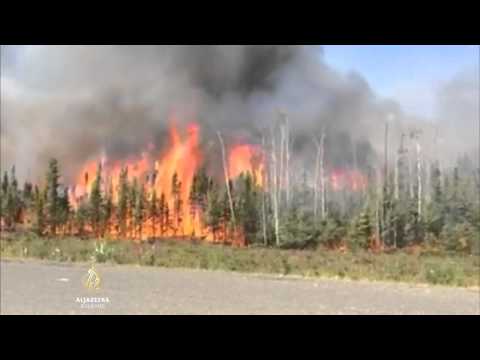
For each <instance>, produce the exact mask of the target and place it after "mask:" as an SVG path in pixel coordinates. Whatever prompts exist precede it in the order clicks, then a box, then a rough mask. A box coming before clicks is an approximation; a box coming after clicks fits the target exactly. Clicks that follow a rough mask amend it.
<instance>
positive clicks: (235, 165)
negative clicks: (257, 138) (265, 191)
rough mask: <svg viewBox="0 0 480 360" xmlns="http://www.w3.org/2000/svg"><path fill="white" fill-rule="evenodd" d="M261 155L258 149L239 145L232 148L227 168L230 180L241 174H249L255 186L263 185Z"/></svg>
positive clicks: (248, 145) (253, 146) (252, 146)
mask: <svg viewBox="0 0 480 360" xmlns="http://www.w3.org/2000/svg"><path fill="white" fill-rule="evenodd" d="M263 164H264V163H263V155H262V151H261V149H260V148H259V147H257V146H255V145H250V144H241V145H236V146H234V147H232V149H231V150H230V153H229V159H228V165H229V166H228V167H229V169H228V170H229V176H230V178H232V179H233V178H236V177H237V176H239V175H240V174H241V173H250V175H252V177H253V178H254V180H255V182H256V184H257V185H259V186H262V185H263V166H264V165H263Z"/></svg>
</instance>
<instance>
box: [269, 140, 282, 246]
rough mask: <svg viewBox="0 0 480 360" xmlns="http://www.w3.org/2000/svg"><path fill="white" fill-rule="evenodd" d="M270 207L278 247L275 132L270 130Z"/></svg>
mask: <svg viewBox="0 0 480 360" xmlns="http://www.w3.org/2000/svg"><path fill="white" fill-rule="evenodd" d="M271 157H272V170H273V171H272V205H273V218H274V228H275V242H276V245H277V246H279V245H280V234H279V220H278V183H277V181H278V177H277V155H276V145H275V131H274V130H272V153H271Z"/></svg>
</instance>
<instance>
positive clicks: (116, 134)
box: [0, 45, 478, 181]
mask: <svg viewBox="0 0 480 360" xmlns="http://www.w3.org/2000/svg"><path fill="white" fill-rule="evenodd" d="M446 91H447V93H445V95H444V96H445V97H446V98H448V99H450V95H449V94H448V90H446ZM452 91H453V93H455V90H452ZM477 94H478V92H477ZM279 109H281V110H283V111H286V112H287V113H288V115H289V119H290V122H291V127H292V135H293V136H294V139H295V142H294V144H293V148H294V151H295V153H296V154H297V155H298V157H297V158H298V159H299V160H298V163H299V164H300V167H301V166H308V164H311V163H312V162H311V156H312V154H313V151H312V145H313V141H312V136H313V135H318V134H319V131H320V129H321V128H322V127H323V126H325V127H326V129H327V132H328V137H327V148H328V154H327V157H328V160H329V162H330V163H332V164H335V165H342V166H343V165H351V164H352V162H353V158H354V157H355V159H356V161H357V163H358V165H359V166H364V165H366V164H370V163H372V162H373V163H374V162H375V161H376V160H377V159H378V158H380V159H381V156H378V154H381V152H382V146H383V145H382V144H383V131H384V130H383V129H384V128H383V127H384V123H385V121H386V119H387V118H388V116H389V115H391V116H393V117H392V118H393V119H394V120H393V122H392V124H391V128H392V134H394V135H392V137H393V138H394V139H395V141H397V139H399V137H400V135H399V134H400V133H401V132H402V131H403V130H404V127H405V124H408V123H415V122H416V120H415V119H412V118H409V117H407V116H406V115H405V114H404V113H403V112H402V110H401V109H400V107H399V105H398V104H396V103H395V102H393V101H387V100H381V99H379V98H378V97H377V96H376V95H375V93H374V92H373V91H372V89H370V87H369V85H368V84H367V82H366V81H365V80H364V79H363V78H362V77H361V76H360V75H358V74H349V75H346V76H345V75H342V74H340V73H338V72H337V71H335V70H334V69H332V68H331V67H329V66H328V65H327V64H326V63H325V62H324V61H323V59H322V58H321V55H319V51H318V49H317V48H315V47H307V46H278V45H276V46H251V45H245V46H29V47H26V48H21V49H20V50H19V49H17V50H15V49H12V48H10V47H2V104H1V116H2V127H1V132H0V140H1V147H2V148H1V149H2V154H1V160H2V168H7V167H8V166H10V165H12V164H16V165H17V173H18V174H19V176H24V177H26V176H29V177H30V178H32V179H34V180H35V179H38V178H39V177H40V176H43V174H42V172H43V171H44V169H45V166H46V163H47V159H48V158H50V157H52V156H54V157H56V158H58V159H59V160H60V162H61V165H62V171H63V173H64V174H65V176H66V178H67V181H68V180H69V179H71V178H72V176H74V175H75V174H76V173H77V172H78V171H79V168H80V166H82V165H83V164H84V162H85V161H87V160H90V159H98V157H99V156H101V155H102V154H105V155H106V156H107V157H108V158H110V159H125V158H127V157H128V156H132V154H133V155H135V154H139V153H140V152H141V151H143V150H145V149H146V148H147V146H148V145H149V144H151V146H152V147H153V149H152V151H160V150H161V149H163V147H164V146H165V141H166V140H167V128H168V122H169V120H170V119H171V116H172V114H175V119H177V121H178V122H180V123H183V122H185V123H186V122H189V121H196V122H198V123H199V124H200V125H201V131H202V135H201V137H202V141H203V142H204V146H205V147H207V148H210V147H212V146H214V145H213V143H214V142H215V137H214V136H212V135H213V133H214V131H216V130H221V131H222V132H223V133H224V134H225V135H226V137H227V139H228V141H229V142H234V141H241V140H242V139H243V140H245V141H249V142H253V143H259V142H260V134H261V133H262V131H265V129H267V128H268V127H269V126H271V124H272V123H273V121H275V119H276V118H277V117H278V110H279ZM455 114H456V113H455V110H452V116H453V117H454V116H455ZM477 114H478V102H477ZM474 140H475V139H473V140H472V141H474ZM477 140H478V139H477ZM397 143H398V142H397ZM394 146H396V143H395V142H394V144H392V148H394ZM217 150H218V149H216V150H215V151H214V152H215V153H218V151H217ZM302 161H303V163H302Z"/></svg>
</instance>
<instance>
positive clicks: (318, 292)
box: [0, 259, 480, 315]
mask: <svg viewBox="0 0 480 360" xmlns="http://www.w3.org/2000/svg"><path fill="white" fill-rule="evenodd" d="M88 269H89V264H84V263H83V264H78V263H76V264H72V263H62V264H58V263H48V262H42V261H37V260H28V261H19V260H3V259H2V261H1V262H0V270H1V299H0V300H1V303H0V305H1V306H0V314H2V315H3V314H398V315H400V314H474V315H480V291H479V289H475V288H470V289H468V288H453V287H452V288H450V287H443V286H427V285H415V284H402V283H387V282H368V281H348V280H334V279H305V278H300V277H290V276H285V277H284V276H273V275H261V274H259V275H253V274H248V275H247V274H239V273H230V272H223V271H205V270H190V269H188V270H187V269H165V268H158V267H140V266H130V265H121V266H120V265H100V264H99V265H96V270H97V272H98V273H99V275H100V277H101V280H102V283H101V288H100V289H99V290H88V289H86V288H85V287H84V286H83V284H82V278H83V277H84V276H85V275H86V274H87V271H88ZM86 298H88V299H92V298H95V299H96V301H106V300H108V302H106V303H104V302H100V303H89V304H87V305H83V306H84V307H85V306H87V307H89V308H82V304H81V303H80V302H81V301H85V299H86ZM102 299H103V300H102Z"/></svg>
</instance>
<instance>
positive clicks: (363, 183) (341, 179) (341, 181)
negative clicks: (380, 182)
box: [330, 169, 367, 192]
mask: <svg viewBox="0 0 480 360" xmlns="http://www.w3.org/2000/svg"><path fill="white" fill-rule="evenodd" d="M330 184H331V187H332V190H333V191H340V190H343V189H349V190H351V191H354V192H356V191H363V190H365V189H366V187H367V178H366V177H365V175H363V174H362V173H361V172H359V171H358V170H346V169H334V170H333V171H332V172H331V174H330Z"/></svg>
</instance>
